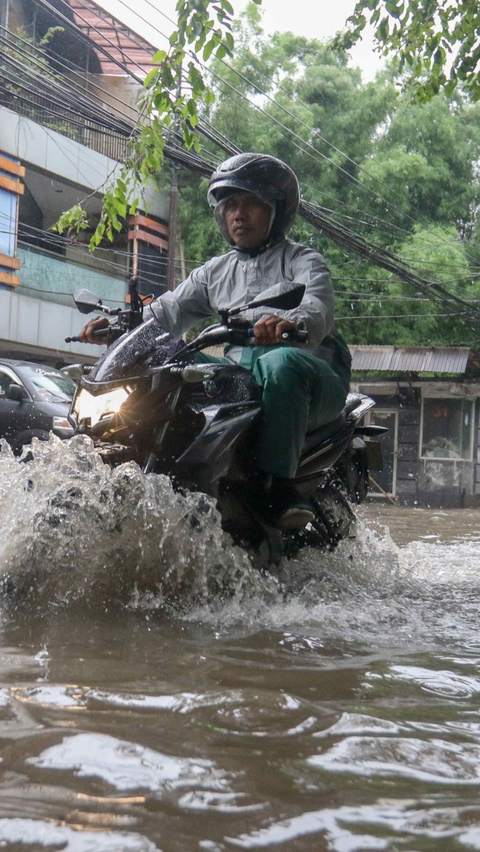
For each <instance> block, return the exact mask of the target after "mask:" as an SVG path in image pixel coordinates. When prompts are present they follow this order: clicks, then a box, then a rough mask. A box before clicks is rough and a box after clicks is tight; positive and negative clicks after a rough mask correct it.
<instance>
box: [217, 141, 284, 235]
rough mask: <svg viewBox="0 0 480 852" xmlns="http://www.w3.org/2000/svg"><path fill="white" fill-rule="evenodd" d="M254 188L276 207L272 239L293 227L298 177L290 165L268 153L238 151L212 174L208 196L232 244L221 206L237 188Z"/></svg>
mask: <svg viewBox="0 0 480 852" xmlns="http://www.w3.org/2000/svg"><path fill="white" fill-rule="evenodd" d="M238 191H241V192H251V193H252V194H253V195H256V196H257V197H258V198H260V199H261V200H262V201H265V202H266V204H269V205H270V206H271V207H272V208H274V209H275V215H274V218H273V222H272V226H271V228H270V233H269V241H270V242H271V241H277V240H279V239H281V238H282V237H284V236H285V234H286V233H287V231H288V229H289V228H290V226H291V224H292V222H293V220H294V218H295V215H296V213H297V210H298V205H299V203H300V188H299V186H298V180H297V178H296V176H295V174H294V172H292V170H291V168H290V167H289V166H287V165H286V164H285V163H283V162H282V161H281V160H278V159H277V157H271V156H270V155H269V154H236V155H235V156H234V157H229V159H228V160H225V162H224V163H221V164H220V165H219V166H218V168H217V169H216V171H214V173H213V175H212V177H211V178H210V186H209V187H208V194H207V200H208V203H209V204H210V206H211V207H214V208H215V216H216V219H217V222H218V224H219V225H220V229H221V231H222V233H223V235H224V237H226V239H227V241H228V242H229V243H230V244H232V240H231V239H230V237H229V235H228V232H227V229H226V225H225V221H224V219H223V215H222V214H223V210H222V206H223V205H220V207H219V208H218V209H217V205H219V203H220V202H221V201H223V200H224V199H225V198H228V197H229V196H230V195H234V193H235V192H238Z"/></svg>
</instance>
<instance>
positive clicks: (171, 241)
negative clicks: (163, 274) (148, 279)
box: [167, 163, 178, 290]
mask: <svg viewBox="0 0 480 852" xmlns="http://www.w3.org/2000/svg"><path fill="white" fill-rule="evenodd" d="M177 223H178V166H177V165H176V164H175V163H173V164H172V185H171V188H170V215H169V219H168V263H167V288H168V289H169V290H174V289H175V253H176V250H177V249H176V246H177Z"/></svg>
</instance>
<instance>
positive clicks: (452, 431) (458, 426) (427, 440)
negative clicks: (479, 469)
mask: <svg viewBox="0 0 480 852" xmlns="http://www.w3.org/2000/svg"><path fill="white" fill-rule="evenodd" d="M472 438H473V402H472V401H471V400H468V399H428V398H426V399H424V400H423V417H422V452H421V455H422V456H423V457H424V458H430V459H431V458H436V459H471V458H472Z"/></svg>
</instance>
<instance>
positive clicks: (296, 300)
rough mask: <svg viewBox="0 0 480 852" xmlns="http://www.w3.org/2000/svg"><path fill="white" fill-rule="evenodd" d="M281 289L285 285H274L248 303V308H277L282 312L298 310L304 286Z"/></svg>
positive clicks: (298, 285)
mask: <svg viewBox="0 0 480 852" xmlns="http://www.w3.org/2000/svg"><path fill="white" fill-rule="evenodd" d="M280 288H282V289H280ZM283 288H285V284H275V285H274V286H273V287H269V288H268V290H265V291H264V292H263V293H262V294H261V295H260V296H257V298H256V299H254V300H253V302H250V304H249V305H248V307H249V308H256V307H265V308H278V309H279V310H282V311H289V310H291V308H298V306H299V304H300V302H301V301H302V299H303V297H304V294H305V290H306V287H305V284H297V285H295V287H291V286H290V285H288V289H283ZM272 291H275V292H272Z"/></svg>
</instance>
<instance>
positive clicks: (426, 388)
mask: <svg viewBox="0 0 480 852" xmlns="http://www.w3.org/2000/svg"><path fill="white" fill-rule="evenodd" d="M351 351H352V356H353V370H354V382H353V389H354V390H357V391H359V392H361V393H367V394H368V395H369V396H371V397H373V399H374V400H375V403H376V407H375V409H374V410H373V411H372V412H371V415H370V422H371V423H375V424H377V425H382V426H386V427H387V428H388V433H387V434H386V435H385V436H384V437H382V438H381V439H380V440H381V442H382V445H383V446H382V449H383V459H384V466H383V470H382V471H379V472H374V474H373V480H372V489H371V494H372V495H373V497H374V498H385V496H386V495H388V496H389V497H390V498H394V499H396V500H397V501H398V502H400V503H405V504H408V505H419V506H435V507H440V506H443V507H463V506H469V505H470V506H471V505H480V421H479V417H480V406H479V401H480V365H479V364H478V363H477V362H476V359H475V356H474V354H473V353H472V352H471V351H470V350H469V349H467V348H464V347H455V348H453V347H452V348H442V347H415V348H413V347H412V348H395V347H390V346H352V347H351Z"/></svg>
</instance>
